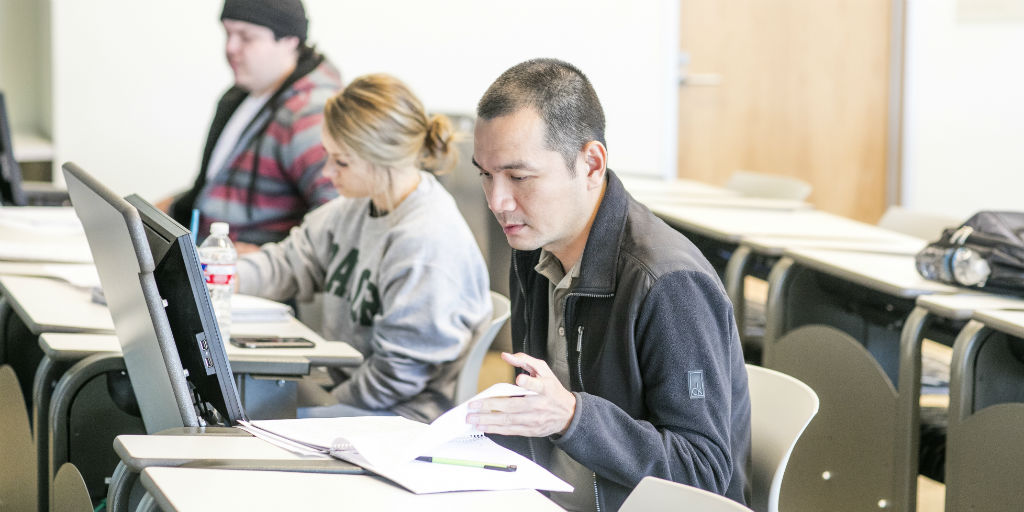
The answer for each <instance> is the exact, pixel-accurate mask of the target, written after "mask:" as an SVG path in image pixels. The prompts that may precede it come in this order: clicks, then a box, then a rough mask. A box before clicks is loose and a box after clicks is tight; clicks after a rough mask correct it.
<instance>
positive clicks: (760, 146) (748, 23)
mask: <svg viewBox="0 0 1024 512" xmlns="http://www.w3.org/2000/svg"><path fill="white" fill-rule="evenodd" d="M892 2H893V0H681V5H680V24H681V26H680V44H681V47H680V49H681V50H682V52H684V53H685V54H688V55H689V64H688V66H687V67H686V69H687V74H688V76H689V80H688V82H689V83H687V80H685V79H684V82H683V84H682V85H681V86H680V89H679V160H678V161H679V176H680V177H684V178H692V179H700V180H704V181H709V182H712V183H717V184H723V183H725V181H726V180H727V179H728V177H729V175H730V174H732V172H733V171H735V170H737V169H746V170H751V171H758V172H767V173H775V174H782V175H788V176H794V177H798V178H800V179H803V180H805V181H807V182H809V183H811V184H812V185H813V187H814V188H813V192H812V193H811V196H810V198H809V201H810V202H812V203H813V204H814V205H815V206H816V207H817V208H819V209H822V210H826V211H829V212H833V213H837V214H840V215H845V216H847V217H851V218H854V219H858V220H862V221H865V222H872V223H873V222H876V221H877V220H878V218H879V217H881V215H882V213H883V211H884V209H885V207H886V203H887V200H886V193H887V190H886V183H887V179H886V157H887V153H886V151H887V147H886V144H887V130H888V122H887V119H888V118H887V116H888V114H889V110H888V108H889V107H888V102H889V62H890V57H889V56H890V33H891V32H892V30H891V16H892V13H891V5H892ZM894 105H896V106H897V107H896V108H898V105H899V102H898V101H897V102H894ZM893 149H894V150H898V148H893Z"/></svg>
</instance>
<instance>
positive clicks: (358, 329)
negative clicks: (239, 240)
mask: <svg viewBox="0 0 1024 512" xmlns="http://www.w3.org/2000/svg"><path fill="white" fill-rule="evenodd" d="M420 176H421V178H422V179H421V180H420V184H419V185H418V186H417V187H416V190H414V191H413V192H412V193H411V194H409V195H408V196H407V197H406V198H405V200H403V201H402V202H401V203H400V204H399V205H398V206H397V207H396V208H395V209H394V210H393V211H391V212H389V213H388V214H386V215H383V216H380V217H373V216H371V215H370V200H369V199H368V198H359V199H349V198H344V197H339V198H337V199H334V200H332V201H330V202H328V203H326V204H324V205H323V206H321V207H319V208H317V209H316V210H314V211H312V212H310V213H309V214H308V215H307V216H306V218H305V219H304V220H303V222H302V225H300V226H298V227H295V228H292V231H291V233H290V234H289V235H288V238H286V239H284V240H282V241H281V242H279V243H271V244H266V245H264V246H263V247H262V249H261V250H260V251H259V252H258V253H254V254H250V255H247V256H246V257H244V258H242V259H241V260H240V261H239V263H238V280H239V292H240V293H244V294H251V295H259V296H262V297H266V298H269V299H274V300H287V299H290V298H292V297H295V298H297V299H299V300H307V299H309V298H310V297H311V296H312V295H313V294H314V293H316V292H324V299H323V307H324V325H323V335H324V337H325V338H327V339H329V340H340V341H346V342H348V343H350V344H351V345H352V346H353V347H355V348H356V349H357V350H359V352H361V353H362V354H363V357H364V358H365V360H364V361H363V364H361V365H360V366H358V367H356V368H346V369H341V371H340V372H333V373H334V375H335V376H336V378H337V379H338V380H339V383H337V386H336V387H335V388H334V389H333V390H332V394H333V395H334V397H335V398H337V399H338V401H339V402H341V403H345V404H350V405H354V406H356V407H361V408H365V409H374V410H383V409H390V410H392V411H393V412H395V413H397V414H400V415H402V416H406V417H410V418H413V419H417V420H421V421H423V420H432V419H433V418H435V417H436V416H438V415H439V414H441V413H442V412H444V411H445V410H446V409H447V408H448V407H450V406H451V403H450V401H449V400H450V397H451V394H452V391H453V389H454V384H455V378H456V376H457V374H458V371H459V370H460V369H461V367H462V360H463V356H464V355H465V352H466V350H467V349H468V346H469V344H470V342H471V341H472V339H473V338H474V335H476V334H477V333H479V332H480V331H481V330H482V329H485V328H486V324H488V323H489V321H490V318H491V300H490V296H489V293H488V288H489V279H488V276H487V268H486V266H485V264H484V260H483V256H481V254H480V249H479V248H478V247H477V244H476V241H475V240H474V239H473V235H472V233H471V232H470V230H469V227H468V226H467V225H466V221H465V219H463V218H462V215H461V214H460V213H459V210H458V208H457V207H456V205H455V200H454V199H453V198H452V196H451V195H450V194H449V193H448V192H447V191H446V190H445V189H444V187H442V186H441V184H440V183H438V181H437V180H436V179H435V178H434V177H433V176H432V175H431V174H429V173H427V172H421V173H420Z"/></svg>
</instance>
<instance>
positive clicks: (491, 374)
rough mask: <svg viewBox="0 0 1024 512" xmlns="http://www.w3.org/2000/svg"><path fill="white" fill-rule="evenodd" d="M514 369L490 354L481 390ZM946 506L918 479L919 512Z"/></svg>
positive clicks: (937, 487) (931, 484)
mask: <svg viewBox="0 0 1024 512" xmlns="http://www.w3.org/2000/svg"><path fill="white" fill-rule="evenodd" d="M512 376H513V371H512V367H511V366H509V365H508V364H506V363H505V362H504V361H502V360H501V356H500V355H499V353H498V352H493V351H492V352H488V353H487V355H486V356H484V363H483V367H482V368H480V382H479V389H480V390H483V389H486V388H487V387H488V386H490V385H492V384H495V383H498V382H512ZM945 505H946V486H945V485H943V484H941V483H939V482H936V481H935V480H932V479H930V478H928V477H925V476H918V477H917V510H918V512H942V511H943V510H944V509H945Z"/></svg>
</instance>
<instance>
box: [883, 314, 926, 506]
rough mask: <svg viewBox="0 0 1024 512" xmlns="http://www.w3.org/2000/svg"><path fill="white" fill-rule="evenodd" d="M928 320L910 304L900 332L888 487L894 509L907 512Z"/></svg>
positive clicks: (913, 490) (913, 485)
mask: <svg viewBox="0 0 1024 512" xmlns="http://www.w3.org/2000/svg"><path fill="white" fill-rule="evenodd" d="M930 321H931V316H930V315H929V314H928V311H927V310H926V309H924V308H914V310H913V311H912V312H911V313H910V316H908V317H907V321H906V323H904V324H903V330H902V331H901V332H900V368H899V386H898V387H897V389H896V450H895V451H894V452H893V487H892V488H893V493H894V494H895V496H893V500H894V501H895V502H896V505H897V507H896V509H897V510H906V511H909V512H913V511H915V510H917V472H918V469H919V456H920V448H921V343H922V342H923V341H924V333H925V330H926V329H927V328H928V325H929V323H930ZM900 494H903V495H902V496H901V495H900Z"/></svg>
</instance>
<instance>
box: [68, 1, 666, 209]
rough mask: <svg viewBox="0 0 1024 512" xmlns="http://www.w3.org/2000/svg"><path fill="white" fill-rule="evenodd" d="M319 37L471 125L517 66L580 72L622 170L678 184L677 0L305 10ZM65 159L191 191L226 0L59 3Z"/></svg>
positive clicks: (150, 188)
mask: <svg viewBox="0 0 1024 512" xmlns="http://www.w3.org/2000/svg"><path fill="white" fill-rule="evenodd" d="M305 3H306V8H307V10H308V13H309V17H310V19H311V24H310V41H311V42H313V43H317V44H318V47H319V49H320V50H321V51H323V52H324V53H326V54H327V55H328V56H329V57H330V58H331V59H332V60H333V61H334V62H335V63H336V64H337V65H338V66H339V67H340V68H341V71H342V74H343V76H344V77H346V78H352V77H355V76H358V75H360V74H365V73H370V72H381V71H383V72H389V73H392V74H394V75H397V76H398V77H400V78H402V79H403V80H405V81H407V82H408V83H409V84H410V85H411V86H412V87H413V89H414V90H415V91H416V92H417V93H418V94H419V96H420V97H421V99H422V100H423V101H424V103H425V104H426V105H427V108H428V109H430V110H433V111H447V112H464V113H467V114H471V113H472V112H473V110H474V107H475V104H476V101H477V99H478V98H479V96H480V95H481V94H482V93H483V91H484V90H485V89H486V87H487V86H488V85H489V84H490V82H491V81H492V80H493V79H494V78H496V77H497V76H498V74H500V73H501V71H503V70H504V69H506V68H508V67H509V66H511V65H512V64H515V63H517V62H519V61H522V60H525V59H528V58H531V57H537V56H550V57H558V58H562V59H566V60H568V61H571V62H573V63H575V64H577V65H578V66H580V67H581V68H582V69H583V71H584V72H586V73H587V74H588V76H589V77H590V79H591V81H592V82H593V83H594V86H595V88H596V89H597V92H598V95H599V96H600V98H601V100H602V103H603V104H604V106H605V113H606V116H607V120H608V131H607V139H608V145H609V154H610V159H609V160H610V165H611V167H612V168H613V169H618V170H620V171H623V170H627V169H628V170H630V171H634V172H642V173H648V174H662V175H674V173H675V151H676V149H675V139H676V131H675V122H676V121H675V116H676V99H675V98H676V94H677V89H676V74H675V73H676V70H675V56H676V49H677V47H678V41H677V35H676V34H677V31H678V6H677V5H676V2H675V1H673V0H657V1H645V2H621V1H619V0H560V1H559V0H519V1H517V2H488V1H478V0H441V1H435V2H421V1H414V0H375V1H372V2H366V1H363V2H342V1H339V0H305ZM52 4H53V9H52V26H53V33H54V44H53V52H54V56H53V63H54V64H53V66H54V68H53V88H54V92H53V96H54V104H53V108H54V117H55V120H54V124H55V132H56V133H55V134H54V139H55V144H56V147H55V151H56V153H57V159H58V160H59V161H64V160H72V161H75V162H77V163H78V164H80V165H82V166H83V167H84V168H85V169H87V170H90V171H92V172H93V173H94V174H96V175H97V176H98V177H99V178H100V179H101V180H103V181H104V182H106V183H107V184H108V185H109V186H111V188H113V189H114V190H115V191H117V192H119V193H128V192H138V193H140V194H141V195H143V196H144V197H148V198H151V199H153V198H157V197H160V196H162V195H165V194H166V193H168V192H171V191H174V190H178V189H182V188H184V187H187V186H188V185H189V184H191V181H192V179H193V178H194V176H195V173H196V170H197V168H198V165H199V160H200V156H201V155H200V152H201V150H202V144H203V141H204V140H205V136H206V130H207V127H208V124H209V121H210V119H211V117H212V114H213V108H214V106H215V103H216V100H217V98H218V96H219V94H220V93H221V92H222V91H223V90H224V89H225V88H226V87H227V86H228V85H230V80H231V77H230V74H229V71H228V69H227V66H226V64H225V63H224V62H223V49H222V45H223V35H222V31H221V27H220V24H219V21H218V17H219V14H220V7H221V2H220V1H216V0H181V1H179V2H171V3H168V2H154V1H150V0H145V1H142V0H90V1H88V2H82V1H81V0H52Z"/></svg>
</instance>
